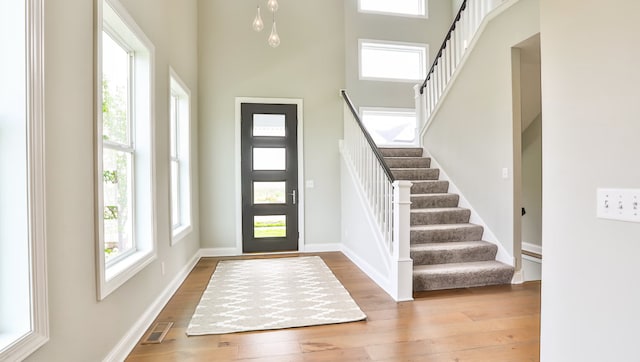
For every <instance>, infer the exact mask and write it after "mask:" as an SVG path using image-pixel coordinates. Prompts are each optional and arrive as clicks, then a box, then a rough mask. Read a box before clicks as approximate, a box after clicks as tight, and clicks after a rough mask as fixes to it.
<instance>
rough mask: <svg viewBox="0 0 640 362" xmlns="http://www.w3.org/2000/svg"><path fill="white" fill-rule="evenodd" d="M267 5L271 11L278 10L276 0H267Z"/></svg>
mask: <svg viewBox="0 0 640 362" xmlns="http://www.w3.org/2000/svg"><path fill="white" fill-rule="evenodd" d="M267 7H268V8H269V10H271V12H272V13H275V12H276V11H278V0H269V1H268V2H267Z"/></svg>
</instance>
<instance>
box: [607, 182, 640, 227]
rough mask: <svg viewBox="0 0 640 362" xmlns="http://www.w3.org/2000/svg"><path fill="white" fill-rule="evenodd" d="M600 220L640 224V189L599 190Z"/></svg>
mask: <svg viewBox="0 0 640 362" xmlns="http://www.w3.org/2000/svg"><path fill="white" fill-rule="evenodd" d="M597 194H598V196H597V199H598V201H597V202H598V207H597V216H598V218H600V219H611V220H621V221H631V222H640V189H598V192H597Z"/></svg>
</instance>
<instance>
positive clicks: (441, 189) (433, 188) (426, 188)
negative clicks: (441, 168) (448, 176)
mask: <svg viewBox="0 0 640 362" xmlns="http://www.w3.org/2000/svg"><path fill="white" fill-rule="evenodd" d="M447 191H449V181H440V180H423V181H413V185H412V186H411V194H412V195H416V194H443V193H447Z"/></svg>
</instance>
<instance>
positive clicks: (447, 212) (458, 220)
mask: <svg viewBox="0 0 640 362" xmlns="http://www.w3.org/2000/svg"><path fill="white" fill-rule="evenodd" d="M470 217H471V210H469V209H464V208H461V207H443V208H427V209H411V225H434V224H464V223H468V222H469V218H470Z"/></svg>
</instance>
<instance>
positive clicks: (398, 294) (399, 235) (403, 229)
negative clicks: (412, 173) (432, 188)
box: [391, 181, 413, 302]
mask: <svg viewBox="0 0 640 362" xmlns="http://www.w3.org/2000/svg"><path fill="white" fill-rule="evenodd" d="M411 185H412V183H411V181H394V182H393V260H392V263H391V269H392V270H391V283H392V284H394V286H393V288H394V289H393V295H392V296H393V298H394V299H395V300H396V301H398V302H401V301H406V300H413V260H411V257H410V255H409V245H410V236H411V231H410V230H409V228H410V224H411V223H410V218H411Z"/></svg>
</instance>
